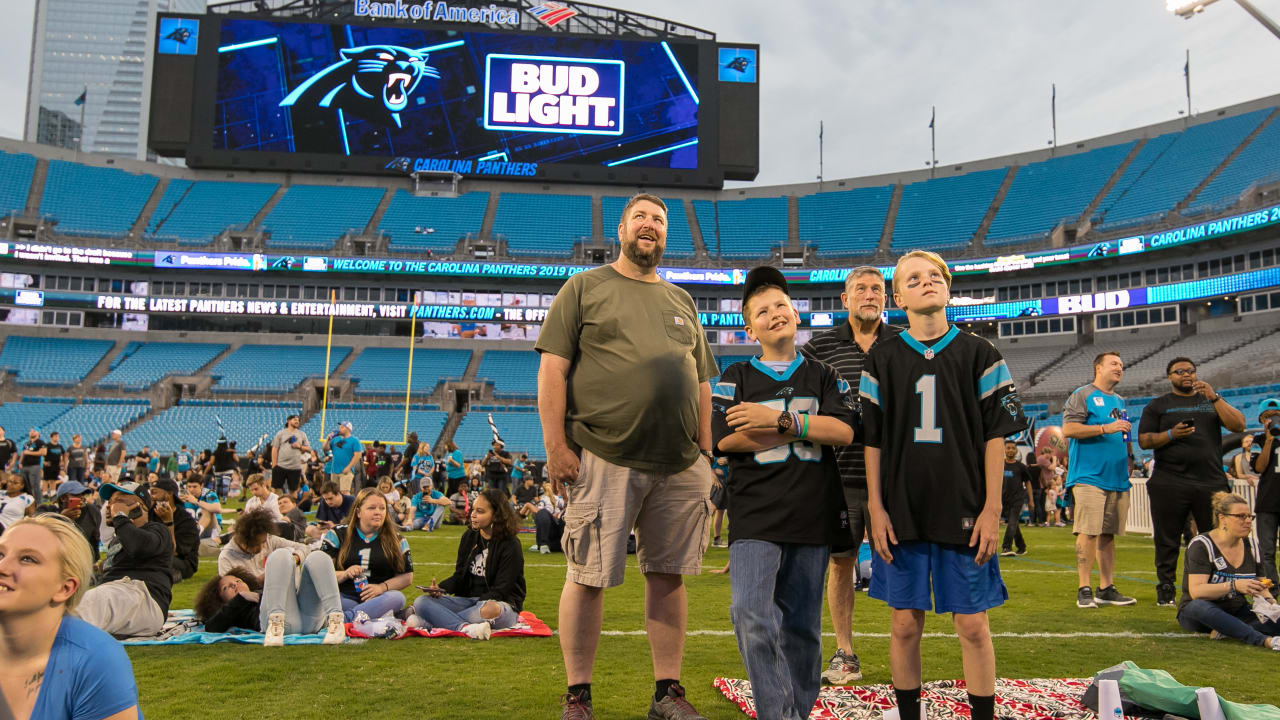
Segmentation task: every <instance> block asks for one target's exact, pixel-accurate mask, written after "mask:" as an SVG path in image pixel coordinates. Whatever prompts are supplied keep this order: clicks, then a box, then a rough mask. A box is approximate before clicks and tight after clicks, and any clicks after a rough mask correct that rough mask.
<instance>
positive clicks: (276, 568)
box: [195, 495, 347, 647]
mask: <svg viewBox="0 0 1280 720" xmlns="http://www.w3.org/2000/svg"><path fill="white" fill-rule="evenodd" d="M284 497H288V496H287V495H286V496H284ZM298 558H299V556H298V555H297V554H295V553H294V552H292V551H291V550H289V549H288V548H280V549H279V550H276V551H274V552H272V553H271V554H270V555H269V556H267V565H266V567H265V568H264V569H263V570H264V572H263V574H262V576H261V577H259V576H258V575H256V574H254V573H251V572H249V571H248V570H247V569H246V568H243V567H234V568H231V570H230V571H229V572H227V573H226V574H222V575H218V576H217V577H214V578H213V579H211V580H209V582H207V583H205V584H204V587H202V588H200V591H199V592H198V593H196V599H195V613H196V619H198V620H200V621H202V622H203V623H204V629H205V632H212V633H222V632H226V631H228V630H230V629H231V628H244V629H245V630H253V631H255V632H263V628H264V627H265V628H266V631H265V632H264V634H263V638H262V644H263V645H266V646H268V647H272V646H279V645H283V644H284V636H285V635H286V634H288V635H297V634H305V635H311V634H314V633H317V632H320V631H321V630H324V631H325V635H324V641H323V642H324V644H325V645H336V644H338V643H341V642H342V641H343V640H345V639H346V637H347V632H346V626H345V625H344V624H343V622H344V620H345V618H344V617H343V615H342V601H341V599H340V598H339V596H338V575H340V574H341V573H338V572H335V571H334V569H333V563H332V562H331V561H330V560H329V556H327V555H325V554H324V553H312V554H311V555H308V556H307V557H306V559H304V560H302V561H301V563H299V559H298ZM299 564H301V566H302V571H301V573H298V572H295V569H296V568H297V567H298V565H299Z"/></svg>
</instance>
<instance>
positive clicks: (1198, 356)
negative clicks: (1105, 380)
mask: <svg viewBox="0 0 1280 720" xmlns="http://www.w3.org/2000/svg"><path fill="white" fill-rule="evenodd" d="M1266 332H1268V330H1265V329H1262V328H1250V329H1247V330H1239V329H1234V328H1233V329H1230V330H1219V331H1217V332H1205V333H1198V334H1196V335H1189V336H1187V337H1185V338H1182V339H1181V340H1179V341H1177V342H1175V343H1174V344H1172V345H1169V346H1168V347H1164V348H1161V349H1160V350H1159V351H1158V352H1156V353H1154V354H1153V355H1151V356H1150V357H1147V358H1144V359H1143V360H1142V361H1141V362H1138V363H1133V364H1131V365H1129V366H1127V367H1125V374H1126V380H1127V381H1129V382H1134V383H1136V382H1146V381H1147V380H1149V379H1150V380H1155V381H1156V383H1157V384H1160V385H1164V384H1165V381H1166V378H1165V372H1164V370H1165V366H1166V365H1167V364H1168V363H1169V361H1170V360H1172V359H1174V358H1176V357H1188V358H1191V360H1192V361H1193V362H1195V363H1196V365H1197V366H1198V365H1201V364H1204V363H1206V362H1208V361H1210V360H1212V359H1213V358H1216V357H1218V356H1219V355H1222V354H1224V353H1229V352H1231V351H1233V350H1234V349H1235V348H1237V347H1240V346H1241V345H1246V344H1248V343H1251V342H1253V341H1254V340H1257V339H1258V338H1259V337H1261V336H1262V335H1264V334H1265V333H1266Z"/></svg>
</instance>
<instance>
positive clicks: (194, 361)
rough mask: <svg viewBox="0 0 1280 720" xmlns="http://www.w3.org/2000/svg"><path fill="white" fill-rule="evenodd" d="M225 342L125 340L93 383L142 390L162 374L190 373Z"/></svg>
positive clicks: (214, 355)
mask: <svg viewBox="0 0 1280 720" xmlns="http://www.w3.org/2000/svg"><path fill="white" fill-rule="evenodd" d="M226 349H227V346H226V345H217V344H212V343H171V342H152V343H137V342H133V343H129V345H128V346H126V347H125V349H124V350H122V351H121V352H120V355H119V356H118V357H117V358H116V359H115V360H114V361H113V362H112V367H111V370H110V372H108V373H107V374H106V375H105V376H104V377H103V378H102V379H101V380H99V381H98V382H97V384H96V385H95V386H94V387H99V388H119V389H122V390H135V391H136V390H146V389H147V388H149V387H151V386H152V385H154V384H155V383H156V382H157V381H159V380H160V379H161V378H163V377H165V376H166V375H193V374H195V373H196V372H197V371H198V370H199V369H200V368H202V367H204V366H205V365H208V364H209V363H210V362H212V360H213V359H214V358H215V357H217V356H218V355H219V354H220V353H221V352H222V351H223V350H226Z"/></svg>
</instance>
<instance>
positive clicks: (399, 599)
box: [342, 590, 404, 622]
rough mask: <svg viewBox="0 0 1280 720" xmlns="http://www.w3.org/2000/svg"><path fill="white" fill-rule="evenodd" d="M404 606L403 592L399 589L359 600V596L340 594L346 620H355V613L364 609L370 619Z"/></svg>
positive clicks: (375, 618)
mask: <svg viewBox="0 0 1280 720" xmlns="http://www.w3.org/2000/svg"><path fill="white" fill-rule="evenodd" d="M402 607H404V594H403V593H401V592H400V591H399V590H391V591H389V592H384V593H382V594H381V595H379V596H378V597H376V598H373V599H371V600H366V601H365V602H360V598H359V597H349V596H347V595H343V596H342V615H343V617H344V618H346V620H347V622H355V619H356V613H358V612H360V611H364V614H365V615H368V616H369V619H370V620H377V619H378V618H380V617H382V616H383V615H386V614H387V613H390V612H395V611H397V610H399V609H400V608H402Z"/></svg>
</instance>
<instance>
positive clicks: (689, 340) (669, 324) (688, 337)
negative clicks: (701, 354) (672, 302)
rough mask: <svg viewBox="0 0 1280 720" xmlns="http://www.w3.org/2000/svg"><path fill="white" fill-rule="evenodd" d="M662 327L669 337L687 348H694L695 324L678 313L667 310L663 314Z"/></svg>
mask: <svg viewBox="0 0 1280 720" xmlns="http://www.w3.org/2000/svg"><path fill="white" fill-rule="evenodd" d="M662 327H663V329H664V330H665V331H666V333H667V337H668V338H670V339H672V340H674V341H676V342H678V343H680V344H681V345H684V346H687V347H693V344H694V337H693V333H694V329H693V322H692V321H691V320H690V319H689V318H686V317H685V316H684V315H682V314H680V313H678V312H672V311H670V310H666V311H664V312H663V314H662Z"/></svg>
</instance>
